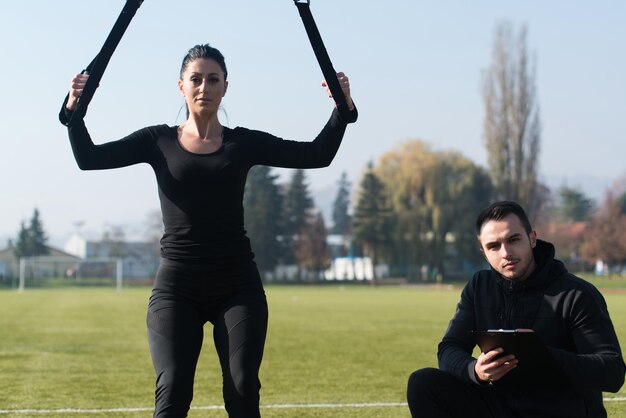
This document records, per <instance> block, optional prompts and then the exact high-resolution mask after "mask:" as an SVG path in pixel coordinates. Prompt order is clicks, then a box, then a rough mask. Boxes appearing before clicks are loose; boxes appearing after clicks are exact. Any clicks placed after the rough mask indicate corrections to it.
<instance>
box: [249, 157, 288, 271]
mask: <svg viewBox="0 0 626 418" xmlns="http://www.w3.org/2000/svg"><path fill="white" fill-rule="evenodd" d="M277 177H278V176H276V175H274V174H272V172H271V168H270V167H267V166H256V167H254V168H252V169H251V170H250V172H249V173H248V180H247V182H246V189H245V194H244V199H243V207H244V214H245V227H246V231H247V235H248V237H249V238H250V241H251V243H252V248H253V250H254V254H255V261H256V263H257V265H258V267H259V270H260V271H261V274H262V275H263V273H265V272H269V271H272V270H274V268H275V267H276V265H277V264H278V262H279V260H280V256H281V247H280V242H279V240H278V238H279V236H280V235H281V234H282V224H281V217H280V216H279V214H280V213H281V206H282V197H281V194H280V189H279V187H278V185H277V184H276V179H277Z"/></svg>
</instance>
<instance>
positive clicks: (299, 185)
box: [283, 169, 314, 279]
mask: <svg viewBox="0 0 626 418" xmlns="http://www.w3.org/2000/svg"><path fill="white" fill-rule="evenodd" d="M313 207H314V204H313V199H312V198H311V195H310V193H309V188H308V184H307V182H306V175H305V173H304V170H301V169H298V170H295V171H294V172H293V175H292V177H291V180H290V182H289V184H288V185H287V190H286V192H285V198H284V201H283V212H284V216H283V221H284V232H285V234H284V236H283V238H284V239H283V242H284V245H285V247H286V254H288V255H289V256H290V259H288V260H286V261H287V262H291V261H295V249H296V246H297V242H298V240H299V238H300V236H301V234H302V231H303V230H304V227H305V226H306V223H307V220H308V219H309V216H310V215H311V210H312V209H313ZM298 267H299V268H298V278H300V279H301V278H302V276H301V273H302V272H301V267H302V266H300V265H299V266H298Z"/></svg>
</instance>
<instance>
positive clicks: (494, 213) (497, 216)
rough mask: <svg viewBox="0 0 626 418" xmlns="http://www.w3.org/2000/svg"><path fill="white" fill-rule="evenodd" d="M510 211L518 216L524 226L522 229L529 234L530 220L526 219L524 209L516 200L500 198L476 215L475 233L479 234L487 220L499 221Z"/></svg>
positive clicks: (530, 229)
mask: <svg viewBox="0 0 626 418" xmlns="http://www.w3.org/2000/svg"><path fill="white" fill-rule="evenodd" d="M511 213H512V214H514V215H516V216H517V217H518V218H519V220H520V221H521V222H522V225H523V226H524V229H525V230H526V233H528V234H530V233H531V232H532V230H533V228H532V226H531V225H530V221H529V220H528V216H526V212H524V209H523V208H522V207H521V206H520V205H519V204H518V203H516V202H512V201H508V200H501V201H499V202H494V203H492V204H491V205H489V206H487V207H486V208H485V209H483V210H482V211H481V212H480V213H479V214H478V217H477V218H476V235H477V236H480V230H481V228H482V227H483V225H484V224H486V223H487V222H489V221H500V220H502V219H504V217H506V216H507V215H509V214H511Z"/></svg>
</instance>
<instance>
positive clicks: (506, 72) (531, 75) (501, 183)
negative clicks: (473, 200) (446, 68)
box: [483, 23, 541, 219]
mask: <svg viewBox="0 0 626 418" xmlns="http://www.w3.org/2000/svg"><path fill="white" fill-rule="evenodd" d="M483 99H484V103H485V119H484V131H485V143H486V148H487V157H488V164H489V174H490V176H491V180H492V182H493V185H494V188H495V197H496V198H497V199H500V200H502V199H507V200H514V201H517V202H519V203H520V204H521V205H522V206H523V207H524V208H525V209H526V211H527V212H528V215H529V217H530V218H531V219H534V218H535V216H536V214H537V212H538V210H539V207H540V206H541V202H540V201H538V196H537V193H536V192H537V177H538V176H537V171H538V162H539V148H540V139H541V127H540V122H539V105H538V100H537V93H536V88H535V70H534V63H533V62H530V60H529V57H528V51H527V47H526V27H522V29H521V31H520V33H519V35H518V36H517V37H515V36H514V35H513V30H512V27H511V24H510V23H502V24H500V25H499V26H498V27H497V28H496V37H495V43H494V48H493V62H492V64H491V67H490V68H489V70H488V72H487V75H486V77H485V80H484V92H483Z"/></svg>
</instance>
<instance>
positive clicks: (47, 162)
mask: <svg viewBox="0 0 626 418" xmlns="http://www.w3.org/2000/svg"><path fill="white" fill-rule="evenodd" d="M123 5H124V2H123V1H121V0H115V1H114V0H91V1H89V2H85V1H80V0H56V1H47V0H46V1H44V0H33V1H30V2H17V1H12V2H4V3H3V5H2V6H1V7H0V39H2V44H1V45H2V57H3V59H2V63H3V64H2V65H0V80H1V84H2V94H1V95H0V106H1V109H0V110H1V111H0V122H1V123H2V126H4V127H5V128H4V131H3V135H2V136H1V137H0V147H1V148H0V155H1V156H2V159H1V162H0V193H1V196H2V197H1V202H2V206H1V208H2V209H1V212H0V214H1V216H0V248H4V246H5V244H6V243H7V240H8V239H10V238H15V237H16V236H17V232H18V230H19V227H20V223H21V222H23V221H24V222H27V221H28V220H29V219H30V218H31V216H32V213H33V210H34V209H35V208H37V209H38V210H39V212H40V215H41V219H42V221H43V225H44V228H45V230H46V232H47V234H48V236H49V239H50V243H51V244H53V245H56V246H59V247H61V248H62V246H63V245H64V243H65V241H66V240H67V239H68V238H69V236H70V235H71V234H72V233H74V232H75V231H80V232H81V233H83V234H85V235H87V236H89V235H91V236H96V237H99V236H101V235H102V233H103V232H104V231H106V230H107V229H111V228H113V227H116V228H122V229H123V230H124V231H125V233H126V235H127V236H128V237H141V236H142V234H145V233H146V231H147V224H148V219H150V217H151V216H154V215H151V214H154V212H155V211H157V210H158V208H159V203H158V197H157V188H156V182H155V180H154V174H153V172H152V170H151V168H150V167H149V166H148V165H146V164H142V165H137V166H133V167H127V168H123V169H116V170H105V171H88V172H85V171H80V170H79V169H78V167H77V165H76V163H75V161H74V158H73V156H72V153H71V149H70V146H69V143H68V140H67V133H66V129H65V128H64V127H63V126H62V125H61V124H60V123H59V122H58V120H57V114H58V110H59V109H60V106H61V102H62V100H63V98H64V97H65V95H66V93H67V90H68V87H69V81H70V79H71V78H72V76H73V75H74V74H75V73H77V72H79V71H80V70H82V69H83V68H84V67H85V66H86V65H87V64H88V63H89V62H90V61H91V59H92V58H93V57H94V56H95V55H96V54H97V52H98V51H99V50H100V47H101V45H102V43H103V42H104V40H105V39H106V36H107V35H108V33H109V31H110V29H111V27H112V25H113V23H114V22H115V19H116V18H117V16H118V14H119V12H120V11H121V9H122V6H123ZM311 10H312V13H313V15H314V17H315V19H316V22H317V25H318V27H319V30H320V32H321V34H322V37H323V39H324V41H325V44H326V48H327V50H328V52H329V54H330V56H331V59H332V61H333V64H334V67H335V69H336V70H337V71H344V72H345V73H346V74H347V75H348V77H349V78H350V82H351V86H352V95H353V98H354V101H355V103H356V104H357V106H358V108H359V120H358V122H357V123H356V124H354V125H350V126H349V127H348V129H347V131H346V135H345V137H344V141H343V143H342V145H341V148H340V150H339V152H338V154H337V156H336V158H335V160H334V161H333V163H332V164H331V166H330V167H327V168H324V169H316V170H309V171H307V172H306V174H307V179H308V181H309V185H310V189H311V190H312V192H313V193H314V196H316V198H317V199H318V201H317V204H318V205H320V206H323V205H326V206H327V205H328V204H329V203H330V202H332V199H333V197H334V194H335V192H336V183H337V181H338V179H339V177H340V175H341V173H342V172H346V173H347V175H348V178H349V180H350V181H351V182H352V183H354V184H355V186H356V184H358V181H359V178H360V175H361V174H362V172H363V171H364V169H365V167H366V165H367V163H368V162H369V161H376V160H377V159H378V158H379V157H380V156H381V155H382V154H384V153H385V152H388V151H391V150H394V149H397V148H398V147H399V146H400V145H401V144H402V143H403V142H405V141H407V140H411V139H421V140H423V141H426V142H428V143H430V144H431V145H432V147H433V148H434V149H436V150H442V151H443V150H456V151H459V152H460V153H462V154H463V155H464V156H466V157H467V158H469V159H471V160H472V161H474V162H475V163H477V164H479V165H482V166H486V152H485V146H484V139H483V128H482V124H483V117H484V108H483V102H482V87H481V86H482V80H483V77H484V73H485V71H486V70H487V68H488V67H489V65H490V63H491V54H492V49H493V40H494V32H495V28H496V26H497V25H498V24H499V23H501V22H503V21H509V22H511V23H512V24H513V25H514V27H515V29H516V30H518V29H519V28H520V27H521V26H522V25H526V26H527V30H528V38H527V42H528V47H529V50H530V51H531V53H532V54H533V57H535V59H536V75H535V81H536V86H537V94H538V100H539V108H540V118H541V124H542V139H541V154H540V157H539V159H540V161H539V171H540V177H541V179H542V181H544V182H546V183H548V184H549V185H550V186H552V187H558V186H559V185H563V184H566V185H568V186H570V187H579V188H581V189H583V191H584V192H585V193H586V194H587V195H589V196H590V197H593V198H596V199H601V197H602V195H603V194H604V192H605V191H606V189H607V187H610V186H611V184H613V183H614V182H615V181H616V180H618V179H623V178H624V177H625V176H626V124H625V123H624V119H625V118H626V24H624V23H625V22H626V2H623V1H621V0H598V1H594V2H589V1H583V0H553V1H549V2H547V1H545V0H527V1H523V2H522V1H510V0H509V1H502V0H476V1H473V2H467V1H461V0H458V1H452V0H442V1H437V2H426V1H421V0H396V1H391V2H380V1H377V2H374V1H371V2H370V1H363V0H359V1H357V0H335V1H328V0H325V1H321V0H312V1H311ZM199 43H210V44H211V45H213V46H215V47H217V48H218V49H220V50H221V51H222V53H223V54H224V55H225V57H226V63H227V66H228V71H229V89H228V94H227V96H226V97H225V99H224V101H223V108H224V111H223V112H221V113H220V120H221V121H222V123H223V124H225V125H227V126H230V127H235V126H245V127H248V128H251V129H259V130H263V131H267V132H270V133H273V134H275V135H277V136H280V137H283V138H287V139H295V140H302V141H308V140H311V139H313V138H314V137H315V135H316V134H317V133H318V131H319V130H320V129H321V128H322V126H323V125H324V124H325V122H326V121H327V119H328V117H329V115H330V113H331V110H332V107H333V103H332V101H331V100H330V99H329V98H328V97H327V96H326V94H325V91H324V89H323V88H322V87H321V81H322V78H323V77H322V74H321V72H320V70H319V67H318V65H317V62H316V61H315V57H314V54H313V52H312V50H311V47H310V45H309V43H308V39H307V37H306V33H305V31H304V28H303V26H302V23H301V21H300V17H299V15H298V12H297V9H296V7H295V6H294V4H293V2H292V1H287V0H284V1H263V2H262V1H256V2H253V1H244V2H232V1H225V0H222V1H215V2H214V1H206V0H203V1H200V0H180V1H177V2H173V1H171V0H145V1H144V3H143V4H142V6H141V7H140V9H139V10H138V12H137V15H136V16H135V18H134V20H133V21H132V22H131V25H130V27H129V28H128V30H127V32H126V34H125V36H124V38H123V39H122V41H121V43H120V45H119V46H118V48H117V50H116V52H115V54H114V56H113V58H112V59H111V62H110V63H109V67H108V68H107V71H106V73H105V74H104V77H103V79H102V81H101V83H100V87H99V89H98V90H97V91H96V94H95V96H94V99H93V101H92V102H91V105H90V108H89V112H88V114H87V117H86V118H85V121H86V124H87V127H88V128H89V131H90V133H91V135H92V137H93V139H94V142H95V143H103V142H107V141H110V140H115V139H119V138H122V137H124V136H125V135H127V134H129V133H131V132H133V131H135V130H137V129H140V128H142V127H144V126H148V125H154V124H161V123H166V124H169V125H176V124H179V123H181V122H182V118H181V116H179V112H180V110H181V107H182V105H183V101H182V97H181V96H180V94H179V92H178V88H177V80H178V73H179V70H180V63H181V60H182V58H183V56H184V55H185V53H186V51H187V50H188V49H189V48H190V47H192V46H193V45H195V44H199ZM277 173H278V174H279V175H280V176H281V181H287V179H288V178H289V176H290V173H291V172H290V171H289V170H277Z"/></svg>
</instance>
